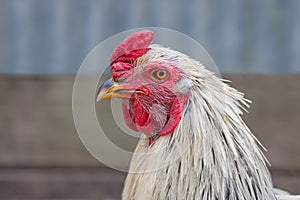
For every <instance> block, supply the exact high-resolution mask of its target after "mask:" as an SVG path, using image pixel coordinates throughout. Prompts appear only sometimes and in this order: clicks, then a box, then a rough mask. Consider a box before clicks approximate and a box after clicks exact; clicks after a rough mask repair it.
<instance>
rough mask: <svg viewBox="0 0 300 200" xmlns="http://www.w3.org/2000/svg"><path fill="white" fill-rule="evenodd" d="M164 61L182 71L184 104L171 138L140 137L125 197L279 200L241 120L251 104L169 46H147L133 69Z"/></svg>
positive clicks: (138, 199) (256, 144)
mask: <svg viewBox="0 0 300 200" xmlns="http://www.w3.org/2000/svg"><path fill="white" fill-rule="evenodd" d="M161 55H164V56H163V57H161ZM162 59H165V60H166V61H168V62H170V60H171V61H173V62H174V63H175V64H176V65H177V66H178V67H180V68H181V69H182V70H183V72H184V73H185V75H186V78H187V79H188V80H189V81H187V82H186V85H188V87H189V98H188V102H187V103H186V106H185V107H184V109H183V111H182V118H181V120H180V122H179V124H178V126H177V127H176V129H175V130H174V131H173V133H172V134H170V135H168V136H164V137H160V138H158V139H157V140H156V141H155V142H154V143H153V144H152V145H150V146H149V144H148V140H147V139H140V141H139V143H138V145H137V147H136V150H135V153H134V155H133V158H132V161H131V164H130V170H129V174H128V176H127V178H126V181H125V186H124V190H123V196H122V197H123V199H124V200H133V199H134V200H150V199H151V200H153V199H155V200H176V199H178V200H185V199H191V200H192V199H195V200H201V199H204V200H209V199H211V200H215V199H218V200H228V199H230V200H231V199H232V200H243V199H245V200H249V199H257V200H264V199H267V200H272V199H277V197H275V195H274V192H273V185H272V180H271V176H270V174H269V171H268V169H267V166H266V159H265V157H264V155H263V153H262V151H261V149H260V148H261V145H260V143H259V142H258V140H257V139H256V138H255V136H254V135H253V134H252V133H251V131H250V130H249V129H248V127H247V126H246V124H245V123H244V121H243V120H242V118H241V115H242V113H243V111H242V110H244V107H248V103H249V101H248V100H246V99H245V98H244V97H243V96H244V95H243V94H242V93H240V92H238V91H237V90H235V89H234V88H232V87H230V86H229V85H227V84H226V83H225V81H224V80H222V79H220V78H219V77H217V76H215V75H214V74H213V73H212V72H210V71H208V70H207V69H205V67H204V66H203V65H201V64H200V63H199V62H198V61H196V60H193V59H191V58H189V57H188V56H186V55H184V54H182V53H179V52H176V51H173V50H170V49H168V48H164V47H160V46H157V45H151V50H150V51H149V52H148V53H146V54H145V55H144V56H142V57H140V58H139V59H138V60H137V61H136V63H135V65H137V66H139V65H141V64H143V63H147V62H149V61H155V60H160V61H161V60H162ZM182 84H183V83H182ZM183 87H184V86H183ZM136 172H138V173H136ZM278 199H280V198H278Z"/></svg>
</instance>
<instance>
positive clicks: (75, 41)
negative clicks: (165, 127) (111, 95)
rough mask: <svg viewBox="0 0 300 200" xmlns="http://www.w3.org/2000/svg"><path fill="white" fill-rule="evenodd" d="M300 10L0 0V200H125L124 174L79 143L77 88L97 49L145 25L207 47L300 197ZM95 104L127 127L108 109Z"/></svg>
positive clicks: (273, 5) (252, 4) (275, 169)
mask: <svg viewBox="0 0 300 200" xmlns="http://www.w3.org/2000/svg"><path fill="white" fill-rule="evenodd" d="M299 8H300V1H299V0H285V1H282V0H265V1H261V0H242V1H238V0H228V1H222V0H213V1H211V0H210V1H209V0H190V1H184V0H163V1H161V0H152V1H147V0H122V1H110V0H85V1H82V0H0V91H1V94H0V199H106V200H108V199H110V200H112V199H120V193H121V189H122V183H123V180H124V178H125V173H122V172H118V171H115V170H112V169H109V168H107V167H105V166H104V165H102V164H101V163H99V162H98V161H97V160H95V159H94V158H93V157H92V156H91V155H90V154H89V153H88V152H87V150H86V149H85V148H84V146H83V145H82V143H81V142H80V139H79V137H78V135H77V132H76V130H75V126H74V123H73V118H72V108H71V98H72V87H73V81H74V77H75V74H76V72H77V70H78V69H79V67H80V64H81V63H82V61H83V60H84V58H85V57H86V56H87V55H88V53H89V52H90V51H91V50H92V49H93V48H94V47H95V46H96V45H97V44H99V43H100V42H101V41H103V40H105V39H106V38H108V37H110V36H112V35H114V34H116V33H119V32H122V31H125V30H128V29H132V28H140V27H164V28H170V29H173V30H177V31H180V32H182V33H184V34H186V35H188V36H190V37H192V38H193V39H195V40H196V41H198V42H199V43H200V44H201V45H203V46H204V48H205V49H206V50H207V51H208V52H209V54H210V55H211V56H212V58H213V59H214V61H215V62H216V64H217V66H218V67H219V69H220V71H221V73H222V75H223V76H224V77H225V78H228V79H230V80H232V81H233V82H232V85H233V86H234V87H236V88H238V89H239V90H241V91H243V92H245V93H246V97H247V98H249V99H251V100H252V101H253V104H252V106H251V108H250V110H249V112H250V113H249V114H245V116H244V118H245V120H246V122H247V123H248V125H249V126H250V128H251V129H252V130H253V132H254V133H255V135H257V137H258V138H259V139H260V140H261V141H262V143H263V144H264V146H265V147H266V148H267V149H268V152H266V156H267V157H268V159H269V161H270V163H271V164H272V166H271V167H270V170H271V173H272V175H273V177H274V184H275V186H276V187H280V188H283V189H286V190H288V191H290V192H294V193H297V192H298V193H300V147H299V146H300V145H299V141H300V133H299V130H300V123H299V122H300V105H299V102H300V92H299V91H300V74H299V72H300V65H299V63H300V20H299V19H300V12H299ZM107 59H109V58H107ZM97 109H99V110H100V112H101V119H103V120H104V123H107V124H111V126H110V127H111V128H110V129H111V133H112V134H115V133H117V132H120V130H119V129H118V128H116V127H115V126H114V124H113V122H112V117H111V111H110V104H109V102H104V103H101V105H100V104H98V105H97ZM105 120H106V121H105ZM112 137H113V136H112ZM120 143H122V146H130V148H133V147H134V145H135V141H133V140H129V139H128V140H124V139H122V141H120ZM99 145H101V141H99ZM128 148H129V147H128Z"/></svg>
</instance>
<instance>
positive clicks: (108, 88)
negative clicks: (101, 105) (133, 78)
mask: <svg viewBox="0 0 300 200" xmlns="http://www.w3.org/2000/svg"><path fill="white" fill-rule="evenodd" d="M133 93H140V94H146V91H143V90H138V89H130V88H126V87H124V86H123V85H121V84H119V83H116V82H114V81H113V80H112V79H108V80H107V81H105V82H104V83H103V84H102V85H101V86H100V87H99V89H98V94H97V101H100V100H104V99H110V98H114V97H118V98H130V97H131V96H132V94H133Z"/></svg>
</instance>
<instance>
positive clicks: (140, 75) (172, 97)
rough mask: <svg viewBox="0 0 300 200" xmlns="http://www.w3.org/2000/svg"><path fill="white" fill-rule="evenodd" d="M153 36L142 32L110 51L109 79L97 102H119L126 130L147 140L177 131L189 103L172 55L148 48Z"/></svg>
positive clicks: (184, 78) (185, 82)
mask: <svg viewBox="0 0 300 200" xmlns="http://www.w3.org/2000/svg"><path fill="white" fill-rule="evenodd" d="M152 40H153V32H152V31H149V30H143V31H139V32H136V33H134V34H132V35H131V36H129V37H128V38H127V39H125V40H123V41H122V42H121V43H120V44H119V45H118V46H117V47H116V48H115V50H114V51H113V53H112V56H111V60H110V66H111V71H112V78H111V79H109V80H107V81H106V82H104V83H103V84H102V85H101V86H100V88H99V90H98V95H97V100H98V101H99V100H103V99H108V98H113V97H118V98H122V109H123V115H124V120H125V122H126V124H127V125H128V127H129V128H131V129H133V130H134V131H140V132H143V133H145V134H146V135H147V136H148V138H149V139H150V140H152V139H153V138H157V137H159V136H165V135H168V134H170V133H172V131H173V130H174V129H175V128H176V127H177V125H178V123H179V121H180V119H181V116H182V112H183V108H184V106H185V104H186V102H187V99H188V92H189V86H190V84H189V83H190V81H189V79H188V78H187V76H186V75H185V73H184V71H183V70H182V69H181V67H180V64H179V62H177V59H178V57H179V56H178V55H176V53H178V52H175V51H172V50H170V49H167V48H163V47H160V46H156V45H150V43H151V41H152Z"/></svg>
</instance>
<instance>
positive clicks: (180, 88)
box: [172, 78, 193, 94]
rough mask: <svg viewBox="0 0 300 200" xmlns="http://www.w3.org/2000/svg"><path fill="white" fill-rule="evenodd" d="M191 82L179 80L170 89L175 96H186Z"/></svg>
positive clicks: (185, 79) (183, 79) (186, 79)
mask: <svg viewBox="0 0 300 200" xmlns="http://www.w3.org/2000/svg"><path fill="white" fill-rule="evenodd" d="M192 85H193V82H192V81H191V80H190V79H188V78H181V79H180V80H179V81H178V82H177V83H176V84H175V85H174V86H173V88H172V91H173V92H174V93H175V94H176V93H177V94H178V93H179V94H186V93H188V92H189V90H190V88H191V86H192Z"/></svg>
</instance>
